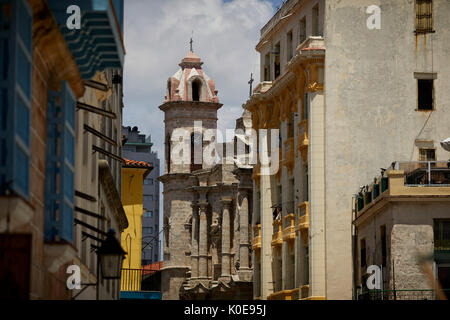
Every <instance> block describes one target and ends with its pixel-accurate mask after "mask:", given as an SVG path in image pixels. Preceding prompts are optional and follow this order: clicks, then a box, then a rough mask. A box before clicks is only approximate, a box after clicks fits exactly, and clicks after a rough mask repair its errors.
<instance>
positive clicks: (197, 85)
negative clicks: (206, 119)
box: [192, 79, 202, 101]
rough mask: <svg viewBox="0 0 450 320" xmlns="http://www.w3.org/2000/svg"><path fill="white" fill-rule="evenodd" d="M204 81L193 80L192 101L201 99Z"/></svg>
mask: <svg viewBox="0 0 450 320" xmlns="http://www.w3.org/2000/svg"><path fill="white" fill-rule="evenodd" d="M201 88H202V83H201V82H200V80H197V79H196V80H194V81H193V82H192V101H200V96H201Z"/></svg>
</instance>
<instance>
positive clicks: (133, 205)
mask: <svg viewBox="0 0 450 320" xmlns="http://www.w3.org/2000/svg"><path fill="white" fill-rule="evenodd" d="M124 161H125V162H124V163H123V165H122V204H123V208H124V210H125V214H126V216H127V219H128V228H127V229H125V230H124V231H123V232H122V241H121V242H122V247H123V248H124V250H125V251H126V252H127V255H126V257H125V259H124V261H123V264H122V269H123V271H122V285H121V291H139V290H140V281H138V282H137V283H133V281H129V280H131V279H132V278H135V279H138V278H139V277H138V275H140V269H141V250H142V215H143V204H142V203H143V194H142V192H143V184H144V178H145V177H146V176H147V175H148V174H149V173H150V171H151V170H152V166H151V165H150V164H148V163H146V162H144V161H133V160H128V159H124ZM135 273H136V274H135ZM135 276H136V277H135Z"/></svg>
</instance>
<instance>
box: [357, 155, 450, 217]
mask: <svg viewBox="0 0 450 320" xmlns="http://www.w3.org/2000/svg"><path fill="white" fill-rule="evenodd" d="M383 170H384V171H387V177H384V171H383V174H382V176H381V177H378V178H375V179H374V180H375V182H374V183H372V184H371V185H367V186H366V187H363V188H362V189H361V190H360V192H359V194H358V195H357V197H356V199H355V208H356V211H357V213H358V216H360V215H361V214H363V213H364V212H365V211H367V210H368V209H369V208H371V207H373V206H374V205H375V204H377V203H378V202H379V201H382V200H386V199H389V198H392V197H405V196H407V197H413V196H415V197H433V196H440V197H442V196H445V197H447V196H450V162H447V161H428V162H426V161H423V162H420V161H415V162H414V161H412V162H393V163H392V165H391V169H390V170H385V169H383Z"/></svg>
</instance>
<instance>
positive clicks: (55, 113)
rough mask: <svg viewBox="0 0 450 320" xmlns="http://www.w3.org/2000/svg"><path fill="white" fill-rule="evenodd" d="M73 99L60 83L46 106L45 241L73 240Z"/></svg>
mask: <svg viewBox="0 0 450 320" xmlns="http://www.w3.org/2000/svg"><path fill="white" fill-rule="evenodd" d="M74 168H75V97H74V95H73V93H72V91H71V89H70V87H69V85H68V84H67V83H66V82H64V83H63V85H62V89H61V91H59V92H54V91H50V92H49V93H48V103H47V160H46V169H45V170H46V183H45V184H46V187H45V193H46V194H45V240H46V241H56V240H65V241H68V242H72V239H73V201H74Z"/></svg>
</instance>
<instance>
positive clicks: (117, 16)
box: [48, 0, 125, 80]
mask: <svg viewBox="0 0 450 320" xmlns="http://www.w3.org/2000/svg"><path fill="white" fill-rule="evenodd" d="M48 3H49V6H50V9H51V10H52V12H53V14H54V16H55V18H56V21H57V23H58V25H59V26H60V29H61V33H62V34H63V36H64V39H65V40H66V42H67V46H68V48H69V50H70V51H71V53H72V56H73V58H74V59H75V62H76V64H77V65H78V68H79V70H80V74H81V77H82V78H83V79H86V80H87V79H90V78H92V77H93V76H94V75H95V73H96V72H97V71H102V70H104V69H106V68H122V67H123V63H124V55H125V48H124V44H123V38H122V27H123V0H78V1H76V4H77V5H78V6H79V7H80V9H81V28H80V29H78V30H77V29H74V30H69V29H68V28H67V26H66V22H67V18H68V15H67V13H66V9H67V8H68V7H69V6H70V5H72V4H74V1H73V0H58V1H49V2H48Z"/></svg>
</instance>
